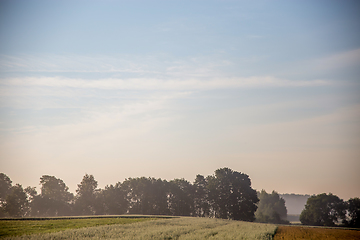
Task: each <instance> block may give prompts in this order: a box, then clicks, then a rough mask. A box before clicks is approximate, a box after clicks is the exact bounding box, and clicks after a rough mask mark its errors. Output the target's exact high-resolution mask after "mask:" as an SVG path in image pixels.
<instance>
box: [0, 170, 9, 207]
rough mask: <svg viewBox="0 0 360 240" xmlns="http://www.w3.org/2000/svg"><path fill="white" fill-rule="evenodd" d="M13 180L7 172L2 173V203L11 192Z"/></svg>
mask: <svg viewBox="0 0 360 240" xmlns="http://www.w3.org/2000/svg"><path fill="white" fill-rule="evenodd" d="M11 183H12V181H11V180H10V178H9V177H8V176H7V175H6V174H5V173H0V205H1V204H2V202H3V201H5V198H6V196H7V195H8V194H9V193H10V189H11Z"/></svg>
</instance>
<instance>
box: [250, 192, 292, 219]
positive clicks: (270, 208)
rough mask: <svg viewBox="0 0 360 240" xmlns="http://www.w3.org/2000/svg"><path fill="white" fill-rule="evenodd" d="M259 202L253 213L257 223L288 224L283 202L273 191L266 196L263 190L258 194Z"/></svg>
mask: <svg viewBox="0 0 360 240" xmlns="http://www.w3.org/2000/svg"><path fill="white" fill-rule="evenodd" d="M258 196H259V199H260V202H259V203H258V209H257V210H256V212H255V218H256V221H257V222H268V223H288V221H287V220H286V218H287V210H286V206H285V200H284V199H283V198H281V197H280V196H279V194H278V193H277V192H275V191H273V192H272V193H271V194H268V193H267V192H266V191H265V190H261V192H259V193H258Z"/></svg>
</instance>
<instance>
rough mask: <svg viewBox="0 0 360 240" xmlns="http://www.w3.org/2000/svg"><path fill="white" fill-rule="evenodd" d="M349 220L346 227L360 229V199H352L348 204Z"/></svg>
mask: <svg viewBox="0 0 360 240" xmlns="http://www.w3.org/2000/svg"><path fill="white" fill-rule="evenodd" d="M347 208H348V217H349V220H348V221H347V222H346V225H347V226H349V227H354V228H360V198H351V199H349V201H348V202H347Z"/></svg>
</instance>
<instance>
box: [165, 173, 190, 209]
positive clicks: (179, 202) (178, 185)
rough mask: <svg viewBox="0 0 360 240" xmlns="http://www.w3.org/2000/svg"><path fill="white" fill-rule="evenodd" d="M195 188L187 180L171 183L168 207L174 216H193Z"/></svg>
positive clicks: (175, 180)
mask: <svg viewBox="0 0 360 240" xmlns="http://www.w3.org/2000/svg"><path fill="white" fill-rule="evenodd" d="M193 190H194V189H193V186H192V185H191V183H190V182H188V181H186V180H185V179H174V180H172V181H170V183H169V193H168V207H169V210H170V212H171V214H172V215H174V216H192V215H193V209H194V199H193V193H194V191H193Z"/></svg>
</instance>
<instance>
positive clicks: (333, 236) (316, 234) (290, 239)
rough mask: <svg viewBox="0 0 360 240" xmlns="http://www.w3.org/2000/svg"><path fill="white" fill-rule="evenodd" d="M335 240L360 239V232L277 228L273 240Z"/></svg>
mask: <svg viewBox="0 0 360 240" xmlns="http://www.w3.org/2000/svg"><path fill="white" fill-rule="evenodd" d="M282 239H284V240H295V239H311V240H317V239H319V240H322V239H327V240H337V239H345V240H346V239H349V240H350V239H351V240H355V239H360V231H356V230H347V229H334V228H323V227H298V226H279V227H278V229H277V231H276V234H275V236H274V240H282Z"/></svg>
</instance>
